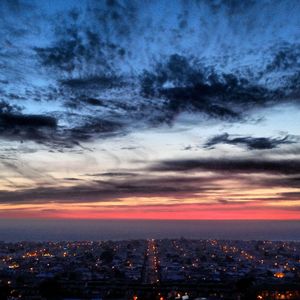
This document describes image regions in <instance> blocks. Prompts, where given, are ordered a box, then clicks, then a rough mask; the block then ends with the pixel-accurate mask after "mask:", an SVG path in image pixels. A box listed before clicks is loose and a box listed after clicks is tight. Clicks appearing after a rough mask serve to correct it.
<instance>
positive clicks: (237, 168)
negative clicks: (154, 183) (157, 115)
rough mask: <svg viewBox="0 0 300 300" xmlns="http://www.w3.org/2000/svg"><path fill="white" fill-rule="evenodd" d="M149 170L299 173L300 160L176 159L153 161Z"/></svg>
mask: <svg viewBox="0 0 300 300" xmlns="http://www.w3.org/2000/svg"><path fill="white" fill-rule="evenodd" d="M149 170H151V171H156V172H198V171H206V172H220V173H232V174H235V173H245V174H253V173H265V174H300V160H298V159H282V160H274V159H273V160H272V159H253V158H207V159H181V160H180V159H178V160H165V161H160V162H158V163H154V164H153V165H152V166H150V167H149Z"/></svg>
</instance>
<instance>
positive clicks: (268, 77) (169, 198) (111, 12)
mask: <svg viewBox="0 0 300 300" xmlns="http://www.w3.org/2000/svg"><path fill="white" fill-rule="evenodd" d="M299 10H300V2H299V1H296V0H295V1H292V0H282V1H280V0H275V1H274V0H273V1H271V0H270V1H252V0H249V1H235V0H224V1H217V0H216V1H204V0H203V1H201V0H194V1H188V0H185V1H184V0H182V1H179V0H178V1H171V2H170V1H154V0H153V1H150V0H147V1H138V0H137V1H135V0H131V1H121V0H120V1H117V0H107V1H104V0H103V1H89V0H86V1H75V0H65V1H60V0H45V1H38V0H2V1H1V2H0V217H1V218H3V217H6V218H135V219H136V218H139V219H149V218H150V219H151V218H159V219H300V43H299V41H300V19H299Z"/></svg>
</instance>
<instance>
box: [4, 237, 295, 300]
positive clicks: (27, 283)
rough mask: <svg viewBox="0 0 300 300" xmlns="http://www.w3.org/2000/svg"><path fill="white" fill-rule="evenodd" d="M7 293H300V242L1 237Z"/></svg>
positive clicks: (32, 297)
mask: <svg viewBox="0 0 300 300" xmlns="http://www.w3.org/2000/svg"><path fill="white" fill-rule="evenodd" d="M0 278H1V283H0V298H1V299H3V300H4V299H5V300H6V299H7V300H8V299H9V300H13V299H24V300H38V299H41V300H42V299H80V300H81V299H82V300H92V299H93V300H96V299H97V300H100V299H104V300H105V299H124V300H127V299H128V300H129V299H132V300H138V299H140V300H142V299H157V300H163V299H165V300H167V299H178V300H179V299H182V300H187V299H202V300H204V299H215V300H217V299H224V300H226V299H240V300H242V299H257V300H260V299H300V285H299V282H300V242H278V241H238V240H192V239H184V238H181V239H149V240H124V241H99V242H92V241H81V242H19V243H5V242H1V243H0Z"/></svg>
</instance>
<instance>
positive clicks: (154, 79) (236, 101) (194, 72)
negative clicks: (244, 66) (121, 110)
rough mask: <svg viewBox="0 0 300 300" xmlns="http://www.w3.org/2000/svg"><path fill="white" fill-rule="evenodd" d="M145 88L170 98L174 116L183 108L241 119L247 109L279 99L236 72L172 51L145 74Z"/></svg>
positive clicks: (169, 112)
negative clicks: (202, 62) (226, 70)
mask: <svg viewBox="0 0 300 300" xmlns="http://www.w3.org/2000/svg"><path fill="white" fill-rule="evenodd" d="M141 92H142V93H143V94H144V95H145V96H147V97H149V96H150V97H162V98H165V99H166V100H167V104H166V111H167V116H169V118H171V119H172V118H173V117H174V116H176V115H177V114H178V113H180V112H182V111H191V112H203V113H206V114H208V115H209V116H211V117H214V118H219V119H225V120H240V119H241V118H242V117H243V115H244V112H245V110H247V109H248V110H249V109H251V108H253V107H262V106H265V105H267V104H268V103H271V102H272V101H275V100H276V99H277V96H276V93H274V92H272V91H270V90H268V89H266V88H265V87H263V86H260V85H259V84H253V83H250V82H249V81H248V80H247V79H246V78H243V77H240V76H237V75H235V74H233V73H232V74H218V73H217V72H215V71H214V69H212V68H205V67H203V65H201V63H199V61H198V60H196V59H195V58H193V57H185V56H181V55H177V54H175V55H171V56H170V57H169V58H167V59H166V60H165V61H163V62H161V63H158V64H157V65H156V66H155V67H154V70H153V71H152V72H150V71H145V72H144V74H143V76H142V77H141Z"/></svg>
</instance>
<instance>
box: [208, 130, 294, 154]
mask: <svg viewBox="0 0 300 300" xmlns="http://www.w3.org/2000/svg"><path fill="white" fill-rule="evenodd" d="M293 143H296V141H295V140H294V139H292V137H290V136H285V137H282V138H265V137H251V136H242V137H231V136H230V135H229V134H228V133H224V134H221V135H216V136H214V137H212V138H210V139H209V140H208V141H207V142H206V143H205V145H204V147H205V148H214V146H215V145H218V144H229V145H241V146H245V147H246V148H248V149H250V150H268V149H274V148H277V147H278V146H280V145H284V144H293Z"/></svg>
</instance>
